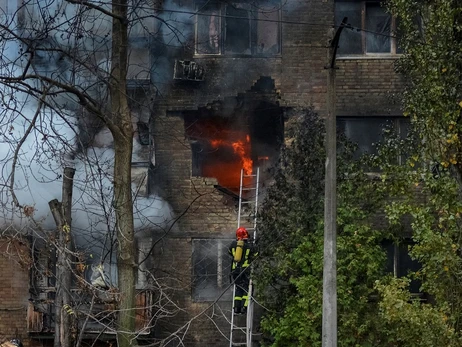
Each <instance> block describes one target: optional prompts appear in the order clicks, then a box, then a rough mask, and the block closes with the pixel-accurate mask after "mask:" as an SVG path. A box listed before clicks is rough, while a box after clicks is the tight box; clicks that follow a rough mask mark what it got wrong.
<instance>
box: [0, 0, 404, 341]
mask: <svg viewBox="0 0 462 347" xmlns="http://www.w3.org/2000/svg"><path fill="white" fill-rule="evenodd" d="M10 3H11V1H9V2H8V4H10ZM0 4H2V5H1V6H0V7H2V6H3V7H4V8H6V5H7V4H6V2H0ZM377 4H378V2H377V1H361V0H358V1H342V0H335V1H334V0H306V1H298V0H287V1H278V0H256V1H246V0H237V1H218V0H217V1H201V0H196V1H194V0H181V1H180V0H172V1H154V2H153V4H151V3H150V5H149V6H151V5H152V6H154V8H152V9H151V8H149V9H146V8H144V7H143V11H147V12H146V13H144V14H147V15H146V16H142V15H140V16H139V17H140V18H143V21H144V22H143V23H142V24H140V25H139V26H133V27H132V28H131V29H132V31H131V36H130V45H131V46H130V47H131V55H130V66H129V69H128V77H129V83H128V86H127V95H128V96H129V99H130V106H131V109H132V111H134V112H133V114H134V117H136V119H134V121H133V123H134V124H135V125H136V129H137V134H136V135H137V142H136V144H137V148H138V150H137V152H136V156H135V157H134V158H135V159H134V162H133V165H132V168H133V176H134V178H135V179H136V182H137V184H138V186H137V188H136V190H137V193H138V194H139V195H140V196H142V195H145V197H149V195H152V194H155V195H156V196H158V197H159V199H163V201H165V202H166V203H168V205H169V206H171V209H172V214H173V217H172V219H171V221H170V222H171V223H166V224H162V223H158V222H156V221H151V223H150V224H149V225H147V226H146V227H143V228H141V229H140V230H139V235H140V237H139V238H138V247H137V248H138V258H137V259H138V261H139V264H140V269H141V270H140V271H138V289H139V294H140V295H139V296H138V297H137V302H138V304H139V305H138V306H139V307H138V311H137V314H138V316H137V318H138V327H139V329H140V330H141V331H142V334H140V336H139V337H140V343H154V342H158V341H161V340H162V339H166V340H163V341H164V342H165V345H168V346H179V345H185V346H191V347H193V346H204V345H207V346H211V347H213V346H224V345H227V340H226V335H227V334H228V332H229V322H228V321H227V317H228V316H229V314H230V309H231V292H230V287H229V286H228V271H229V264H230V260H229V259H228V255H227V247H228V245H229V243H230V242H231V240H232V239H233V238H234V232H235V229H236V225H237V211H236V209H237V194H238V191H239V185H240V172H241V169H243V170H244V172H246V173H248V174H249V173H252V172H255V170H256V169H257V168H259V169H260V173H261V184H262V188H263V189H262V192H264V186H265V185H266V184H269V183H270V181H271V170H269V169H270V168H271V166H272V165H274V164H276V163H277V161H278V159H279V152H280V149H281V147H282V146H283V145H284V143H285V140H286V139H287V137H288V136H290V134H288V133H287V129H286V126H285V124H286V122H287V121H290V119H289V113H290V112H288V111H290V110H293V109H297V108H301V107H313V108H314V109H315V110H316V111H318V112H319V113H320V114H321V115H324V114H325V110H326V91H327V74H326V70H325V69H324V66H325V65H326V48H325V46H326V42H327V35H328V30H329V28H330V27H331V26H332V25H333V24H334V23H335V22H339V20H341V18H343V16H344V15H346V14H347V13H348V15H349V16H350V14H354V16H353V17H352V18H354V20H356V21H357V23H359V24H358V25H360V26H361V25H366V24H364V23H367V25H371V26H372V25H375V26H377V25H381V26H380V27H381V28H382V31H387V30H392V28H390V25H391V24H393V23H395V21H394V20H391V18H389V15H388V14H386V13H385V12H382V11H381V9H380V7H377V6H376V5H377ZM10 5H11V4H10ZM364 9H366V10H364ZM135 14H136V11H133V13H132V14H131V15H133V16H135ZM364 16H366V17H367V18H365V17H364ZM135 17H136V16H135ZM157 17H158V18H160V19H161V20H155V18H157ZM363 17H364V18H363ZM358 18H359V19H360V20H359V19H358ZM366 19H367V20H366ZM22 20H26V19H24V18H23V19H22ZM387 23H388V26H387ZM90 24H91V23H87V25H90ZM101 27H102V26H101ZM101 27H98V28H100V29H101ZM172 27H173V28H176V29H175V30H171V28H172ZM142 28H147V29H148V33H147V34H146V33H143V31H142V30H141V29H142ZM364 29H367V28H364ZM143 35H144V36H143ZM355 35H356V34H352V33H348V35H346V36H345V38H344V39H342V41H341V42H340V46H341V47H345V46H347V47H350V48H351V49H343V50H342V49H341V50H339V56H338V58H337V66H338V68H339V69H338V72H337V76H338V77H337V81H336V82H337V86H338V89H337V117H338V119H339V124H340V126H341V128H342V129H345V132H346V133H348V135H349V136H350V137H352V138H355V139H358V140H360V141H363V142H364V143H363V144H362V145H363V147H362V148H364V150H368V149H371V148H372V147H371V145H372V144H371V143H370V142H371V141H369V140H368V141H366V140H365V137H364V136H363V134H364V131H363V130H364V129H368V135H370V137H371V138H372V137H373V136H374V134H375V135H377V136H379V135H378V132H375V130H374V129H378V128H379V127H380V126H381V124H383V122H384V121H388V120H391V121H392V122H393V123H394V124H396V126H397V127H401V126H404V122H403V120H402V118H401V117H400V116H401V113H400V110H399V105H397V104H394V103H393V102H392V100H390V94H391V93H392V92H395V91H399V90H401V88H402V79H401V77H400V76H398V75H397V74H395V72H394V69H393V63H394V62H395V60H396V57H397V55H398V54H399V51H397V50H396V43H395V42H394V41H393V40H394V39H389V40H388V41H389V42H388V43H387V42H381V44H380V45H377V44H375V45H374V46H373V47H374V48H373V49H372V48H370V47H372V44H371V45H370V46H368V43H369V42H374V40H373V37H370V36H367V37H366V36H365V35H366V33H365V32H359V34H358V35H359V37H356V36H355ZM367 35H369V34H367ZM381 40H382V41H383V37H382V36H381ZM102 46H103V45H102ZM102 46H101V47H100V48H101V49H103V50H104V49H106V48H104V47H102ZM55 58H56V64H55V65H56V66H58V65H59V64H61V65H60V66H61V67H62V69H64V70H65V68H66V66H65V64H64V62H63V61H62V57H55ZM60 59H61V60H60ZM101 61H104V59H101ZM58 63H59V64H58ZM53 66H54V65H53ZM53 70H54V69H53ZM50 73H55V72H54V71H52V72H50ZM95 86H96V85H92V87H95ZM57 97H59V96H57ZM371 129H372V130H371ZM98 130H101V129H100V128H98ZM366 142H367V143H366ZM102 147H104V145H103V146H102ZM244 183H246V182H244ZM143 206H144V207H143V211H150V212H152V211H153V210H155V209H156V208H157V207H156V206H153V205H143ZM161 224H162V225H161ZM82 229H84V228H82ZM20 246H21V247H22V245H20ZM21 247H19V246H18V247H16V248H14V249H11V250H10V253H8V254H9V256H11V257H13V258H15V257H18V256H21V255H22V253H21V252H22V248H21ZM43 257H45V258H46V256H45V255H43ZM8 261H9V260H6V258H0V271H1V272H0V274H1V275H0V276H1V278H2V279H3V278H11V276H8V269H6V268H5V266H2V264H5V262H8ZM2 262H3V263H2ZM27 269H28V268H27V267H25V268H23V269H22V270H21V269H18V270H17V271H18V272H21V271H23V275H24V272H27V271H28V270H27ZM87 277H88V275H87ZM21 278H22V281H23V282H24V283H23V285H22V287H21V288H23V289H24V290H23V291H16V292H15V295H16V297H15V299H14V300H12V301H11V305H10V304H9V303H8V301H3V300H2V304H1V305H0V317H4V315H5V312H9V311H7V310H9V309H12V308H14V307H20V308H21V309H22V310H23V311H21V310H18V312H22V313H23V315H24V316H25V313H26V312H29V313H28V315H27V317H28V321H27V322H28V325H27V326H26V323H25V320H24V321H21V320H20V318H17V319H16V318H15V322H16V321H17V322H16V323H14V327H15V329H13V328H11V329H10V328H8V329H7V328H6V327H5V324H4V323H3V321H4V320H3V318H2V319H0V332H3V331H6V332H7V333H8V334H10V335H15V334H17V335H19V336H20V337H21V338H23V340H27V341H28V343H29V345H31V346H32V345H46V344H47V339H49V338H50V337H52V334H53V331H51V330H50V329H48V327H49V326H50V325H51V323H49V322H48V323H47V321H46V319H48V318H50V319H52V317H51V316H47V313H45V312H42V311H43V310H42V311H40V309H43V307H38V306H39V305H35V307H34V305H33V302H34V300H35V299H36V297H35V298H34V297H32V296H31V295H30V294H29V290H28V288H32V287H33V286H34V283H32V284H31V283H29V277H28V276H27V275H24V276H22V277H19V276H17V277H15V278H14V279H11V281H10V280H8V281H1V282H2V284H1V285H0V296H1V297H2V298H3V297H7V296H8V295H12V293H13V291H14V290H15V289H17V288H18V285H17V283H16V282H15V281H20V280H21ZM42 280H44V281H45V282H46V283H45V282H43V283H42V284H43V285H42V286H41V288H42V289H43V288H45V287H46V288H47V290H49V292H47V294H46V295H45V294H43V293H41V295H42V296H41V298H42V299H44V300H51V301H52V296H53V295H52V294H49V293H50V292H52V287H53V285H54V284H53V283H52V281H50V282H48V278H47V279H42ZM26 282H27V283H26ZM37 295H38V296H40V293H38V294H37ZM16 299H17V300H16ZM2 305H6V306H2ZM86 305H87V306H88V303H86ZM99 305H101V306H102V307H101V312H109V311H110V310H109V306H110V305H111V303H110V302H106V303H104V302H103V303H99ZM13 306H14V307H13ZM87 308H88V307H87ZM47 309H48V308H47ZM15 312H16V311H15ZM16 313H17V312H16ZM16 313H15V317H16ZM199 313H202V314H199ZM17 317H20V315H19V314H18V315H17ZM103 323H104V322H103ZM92 329H93V330H91V331H89V332H88V333H89V334H93V335H92V337H96V336H99V334H101V336H103V335H104V331H103V330H104V329H103V328H102V325H101V324H100V325H98V324H95V325H93V326H92ZM16 330H17V333H16ZM108 335H109V334H106V335H104V336H105V338H106V339H109V340H110V338H111V336H108ZM180 340H181V343H180Z"/></svg>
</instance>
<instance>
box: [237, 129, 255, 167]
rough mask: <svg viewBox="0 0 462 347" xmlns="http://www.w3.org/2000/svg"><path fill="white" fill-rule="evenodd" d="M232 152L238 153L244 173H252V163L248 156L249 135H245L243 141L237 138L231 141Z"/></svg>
mask: <svg viewBox="0 0 462 347" xmlns="http://www.w3.org/2000/svg"><path fill="white" fill-rule="evenodd" d="M232 146H233V149H234V153H236V154H237V155H239V157H240V158H241V161H242V167H243V168H244V173H245V174H246V175H251V174H252V164H253V161H252V159H250V157H249V152H250V136H249V135H247V136H246V137H245V141H243V140H239V141H237V142H233V143H232Z"/></svg>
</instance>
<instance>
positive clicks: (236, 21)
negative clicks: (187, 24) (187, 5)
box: [196, 0, 281, 55]
mask: <svg viewBox="0 0 462 347" xmlns="http://www.w3.org/2000/svg"><path fill="white" fill-rule="evenodd" d="M280 6H281V4H280V1H278V0H260V1H255V2H252V3H251V4H249V3H246V2H243V1H242V2H239V1H234V2H226V3H216V2H204V1H199V2H197V11H198V12H199V13H200V14H198V16H197V17H196V18H197V20H196V54H222V53H224V54H228V55H275V54H279V53H280V36H281V34H280V27H281V26H280Z"/></svg>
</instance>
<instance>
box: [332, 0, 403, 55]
mask: <svg viewBox="0 0 462 347" xmlns="http://www.w3.org/2000/svg"><path fill="white" fill-rule="evenodd" d="M344 17H348V24H349V25H351V26H352V27H353V29H348V28H347V29H345V30H343V31H342V34H341V35H340V41H339V48H338V53H339V54H340V55H351V54H368V53H369V54H383V53H388V54H390V53H391V54H400V53H402V51H401V50H400V49H399V48H398V46H397V39H396V38H395V37H394V36H396V34H397V21H396V18H394V17H392V16H391V15H390V14H389V13H388V12H387V10H386V8H385V7H384V6H383V5H382V3H381V2H379V1H347V0H337V1H336V2H335V23H336V24H337V25H339V24H340V23H341V22H342V19H343V18H344Z"/></svg>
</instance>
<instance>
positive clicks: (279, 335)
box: [255, 110, 385, 346]
mask: <svg viewBox="0 0 462 347" xmlns="http://www.w3.org/2000/svg"><path fill="white" fill-rule="evenodd" d="M290 123H292V125H291V126H290V128H289V130H288V135H289V138H292V141H291V142H290V143H289V144H288V145H287V147H286V148H284V149H283V151H282V155H281V159H280V165H279V167H278V168H277V169H276V170H277V171H276V174H275V181H274V184H273V186H272V187H270V188H269V189H268V192H267V196H266V198H265V200H264V202H263V206H262V210H261V213H260V218H259V224H258V228H259V235H260V239H259V240H258V242H259V247H260V255H259V260H258V261H257V262H256V269H255V274H256V282H257V293H258V294H259V300H261V302H262V304H263V306H264V307H265V308H266V309H267V311H266V314H265V315H264V318H263V320H262V328H263V330H264V331H265V333H266V334H267V341H266V343H267V344H268V345H273V346H320V345H321V315H322V271H323V269H322V266H323V261H322V259H323V196H324V195H323V192H324V185H323V180H324V160H325V151H324V126H323V123H322V121H321V120H320V119H319V117H318V116H317V115H316V114H315V113H314V112H313V111H311V110H308V111H302V112H301V113H299V114H298V115H296V116H294V117H293V118H292V119H291V120H290V121H289V124H290ZM340 148H341V152H342V153H341V155H340V158H339V164H338V165H339V169H338V172H339V173H340V174H339V182H338V196H339V202H338V240H337V242H338V284H337V285H338V312H339V343H340V345H341V346H354V345H359V344H362V345H365V346H376V345H379V344H380V343H379V341H380V340H379V335H378V333H377V322H378V319H377V312H378V311H377V310H378V308H377V305H376V304H374V303H370V302H369V301H370V300H369V297H370V295H371V294H372V293H373V291H374V282H375V280H377V279H378V278H380V276H381V275H383V268H384V262H385V254H384V252H383V250H382V249H381V247H380V241H381V239H382V238H383V237H384V235H383V234H381V233H379V232H378V231H377V230H375V229H374V228H373V227H372V226H371V220H372V219H371V216H372V213H373V212H374V211H375V210H376V209H377V207H378V206H379V205H380V202H381V201H382V198H383V194H381V192H380V191H379V190H378V189H377V185H378V182H377V181H375V180H370V179H368V178H367V176H366V175H365V174H364V173H363V172H361V170H359V167H358V164H356V163H354V162H352V160H351V159H352V153H353V151H354V147H353V146H352V145H351V144H349V143H347V142H346V141H342V142H341V146H340Z"/></svg>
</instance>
